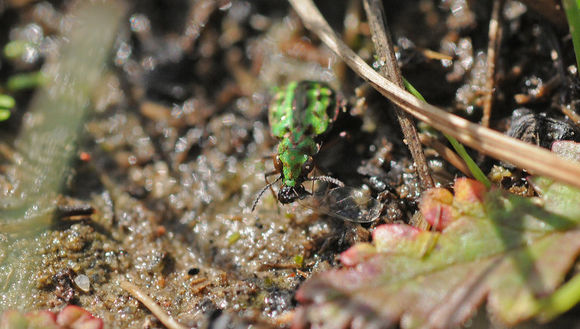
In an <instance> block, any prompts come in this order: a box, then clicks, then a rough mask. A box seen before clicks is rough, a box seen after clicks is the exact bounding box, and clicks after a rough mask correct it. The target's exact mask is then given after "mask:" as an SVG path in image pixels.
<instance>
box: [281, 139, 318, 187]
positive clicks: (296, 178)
mask: <svg viewBox="0 0 580 329" xmlns="http://www.w3.org/2000/svg"><path fill="white" fill-rule="evenodd" d="M317 149H318V146H317V145H316V142H314V140H313V139H312V138H310V137H306V136H304V135H302V136H301V138H300V139H299V140H298V141H296V140H294V139H293V138H284V139H282V141H280V144H278V157H279V159H280V161H281V162H282V176H283V178H282V183H283V184H284V185H287V186H291V187H293V186H296V185H299V184H301V183H302V182H303V181H304V179H305V178H306V176H307V175H308V173H309V172H310V170H304V165H305V163H306V162H307V161H308V159H309V158H311V157H312V156H313V155H314V154H316V152H317Z"/></svg>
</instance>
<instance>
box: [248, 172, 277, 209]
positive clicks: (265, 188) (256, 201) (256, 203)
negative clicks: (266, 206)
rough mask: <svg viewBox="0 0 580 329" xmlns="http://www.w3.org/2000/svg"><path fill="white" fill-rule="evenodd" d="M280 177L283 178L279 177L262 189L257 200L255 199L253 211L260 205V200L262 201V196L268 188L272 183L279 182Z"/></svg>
mask: <svg viewBox="0 0 580 329" xmlns="http://www.w3.org/2000/svg"><path fill="white" fill-rule="evenodd" d="M280 179H282V176H280V177H278V178H277V179H276V180H275V181H273V182H272V183H268V184H267V185H266V186H264V188H263V189H262V190H261V191H260V193H258V197H257V198H256V200H254V204H253V205H252V212H253V211H254V209H256V206H257V205H258V201H260V198H261V197H262V195H263V194H264V192H266V190H267V189H269V188H270V187H271V186H272V185H274V184H275V183H277V182H278V181H279V180H280Z"/></svg>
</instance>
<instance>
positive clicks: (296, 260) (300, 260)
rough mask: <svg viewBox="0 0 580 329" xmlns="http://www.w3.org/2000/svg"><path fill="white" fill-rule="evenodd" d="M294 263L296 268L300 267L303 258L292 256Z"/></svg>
mask: <svg viewBox="0 0 580 329" xmlns="http://www.w3.org/2000/svg"><path fill="white" fill-rule="evenodd" d="M294 263H295V264H296V265H298V266H302V265H303V264H304V256H302V255H296V256H294Z"/></svg>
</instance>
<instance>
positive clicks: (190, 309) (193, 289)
mask: <svg viewBox="0 0 580 329" xmlns="http://www.w3.org/2000/svg"><path fill="white" fill-rule="evenodd" d="M24 2H25V4H23V5H21V6H20V5H19V6H16V3H18V1H8V2H7V5H6V7H5V8H3V11H2V14H1V15H2V19H1V22H2V23H1V26H0V41H1V42H2V44H5V43H6V42H8V41H9V40H15V39H17V38H30V34H31V33H33V32H34V31H37V32H36V33H39V32H38V31H41V34H42V36H41V37H40V39H39V41H38V42H37V46H36V51H37V52H38V54H37V55H36V56H37V57H35V58H33V59H32V60H30V59H23V58H20V59H18V60H8V59H5V60H3V63H2V67H1V68H0V76H1V77H2V79H3V80H2V81H6V79H8V77H9V76H10V75H12V74H15V73H19V72H26V71H34V70H38V69H39V68H40V67H41V66H42V64H43V58H44V57H43V56H44V55H43V51H47V50H46V47H48V46H49V45H50V38H58V37H59V27H58V24H56V23H55V22H52V21H47V20H46V18H43V17H46V15H48V14H51V15H54V17H57V18H58V17H60V15H63V14H64V13H66V11H67V9H68V6H69V5H70V4H69V3H68V2H67V1H56V2H36V1H24ZM317 4H318V6H319V7H320V8H321V11H322V13H323V14H324V15H325V16H326V17H327V19H328V20H329V22H330V23H331V24H332V25H333V27H334V28H335V29H337V31H340V32H341V33H342V34H343V36H344V38H345V40H346V41H347V42H348V43H349V45H350V46H351V47H353V49H355V50H356V51H357V52H358V53H359V54H360V55H361V56H362V57H363V58H365V59H366V60H367V61H369V62H371V63H374V65H375V66H377V65H380V63H376V62H375V61H374V57H373V49H372V43H371V41H370V36H369V31H368V26H367V25H366V24H365V23H364V14H363V10H362V6H361V4H359V2H358V1H345V2H343V3H341V4H340V5H336V4H335V2H334V1H319V2H317ZM127 7H128V12H127V15H126V18H125V19H124V20H123V22H124V23H123V26H122V27H121V29H120V30H119V32H118V36H117V39H116V41H115V45H114V49H113V52H112V54H111V60H110V61H109V66H108V69H107V70H106V72H105V74H103V76H102V77H101V78H100V84H99V88H97V90H95V91H94V95H93V96H92V99H93V102H92V103H93V108H94V111H93V113H92V114H91V115H90V117H89V119H88V120H87V122H86V124H85V125H84V130H83V132H82V134H81V136H82V138H81V140H80V141H79V142H78V143H79V147H78V151H77V155H78V156H76V157H75V161H74V163H73V165H72V167H73V172H72V173H71V174H70V177H68V178H67V180H66V184H65V187H64V189H63V190H62V196H61V198H63V197H65V198H67V199H68V200H69V201H70V202H73V203H76V204H81V205H89V206H91V207H92V208H93V209H94V214H92V215H91V216H67V213H64V214H60V216H57V217H56V218H55V219H54V221H53V224H52V225H51V226H50V228H49V229H48V230H46V231H45V232H42V233H41V234H39V235H38V236H36V237H35V238H34V243H32V244H28V243H27V246H28V247H30V246H32V248H33V250H32V251H31V253H36V254H39V255H41V258H40V262H39V263H37V264H36V265H35V266H32V267H31V268H32V270H31V272H30V273H33V276H34V277H35V278H36V282H37V283H36V286H35V287H33V288H32V291H30V295H29V298H30V300H27V301H26V302H22V305H23V306H20V305H19V302H18V301H5V303H4V304H2V305H3V306H2V308H8V307H10V308H14V307H16V308H21V309H25V310H31V309H51V310H57V309H61V308H62V307H63V306H64V305H66V304H77V305H80V306H82V307H83V308H85V309H87V310H88V311H90V312H91V313H92V314H94V315H95V316H98V317H100V318H102V319H103V320H104V321H105V323H106V324H107V326H108V327H119V328H130V327H131V328H158V327H162V325H161V324H160V323H159V322H158V320H157V319H156V318H155V317H154V316H153V315H152V314H151V313H150V312H149V311H148V310H147V309H146V308H144V307H143V306H142V305H141V304H140V303H139V302H138V301H137V300H136V299H134V298H133V297H131V296H130V295H129V293H127V292H126V291H124V290H123V289H121V287H120V286H119V284H120V282H121V281H123V280H126V281H130V282H132V283H134V284H135V285H137V286H138V287H140V288H142V289H143V290H144V291H146V292H147V293H148V294H149V295H150V296H152V297H153V299H154V300H155V301H156V302H157V303H158V304H159V305H161V307H162V308H163V309H165V310H166V311H167V312H169V313H170V314H171V315H172V316H174V317H175V318H176V319H177V320H178V322H180V323H181V324H183V325H185V326H188V327H212V328H225V327H247V326H249V325H252V326H254V327H272V326H283V325H289V321H290V320H289V319H290V317H289V316H288V314H290V313H288V312H290V311H292V310H293V309H294V308H295V306H296V302H295V300H294V299H293V296H294V293H295V291H296V289H297V287H299V285H300V284H301V282H303V281H304V280H307V279H308V278H309V277H310V276H311V275H312V274H313V273H316V272H319V271H324V270H326V269H329V268H332V267H337V266H340V264H339V262H338V261H337V255H338V254H339V253H340V252H341V251H344V250H345V249H346V248H348V247H349V246H351V245H352V244H353V243H355V242H359V241H368V240H369V239H370V232H372V229H373V227H375V226H376V225H379V224H382V223H385V222H397V221H401V222H409V221H410V220H411V218H412V217H413V215H414V214H415V212H416V207H417V202H418V200H419V198H420V194H421V191H420V188H419V185H418V179H417V177H416V175H415V172H414V168H413V164H412V160H410V157H409V153H408V151H407V150H406V148H405V144H404V143H403V141H402V137H401V133H400V130H399V128H398V127H397V126H396V119H395V118H394V116H393V114H392V112H393V111H390V110H391V109H392V106H391V104H389V102H388V101H386V100H384V99H383V98H382V97H380V96H379V95H378V94H377V93H376V92H374V91H373V90H372V89H370V88H368V86H365V85H364V83H363V82H362V80H361V79H360V78H359V77H356V76H354V74H353V73H352V72H350V71H349V70H348V69H347V68H345V66H344V65H343V64H342V63H340V62H339V61H338V59H337V58H336V57H335V56H334V55H333V54H331V53H330V51H329V50H327V49H326V48H325V47H324V46H321V45H320V42H319V41H318V40H317V39H316V38H315V37H313V36H312V35H311V34H309V33H308V32H307V31H305V30H304V28H303V27H302V26H301V23H300V20H299V19H298V18H297V17H296V15H295V14H293V12H292V10H291V9H290V8H289V5H288V4H287V3H286V2H285V1H233V2H230V1H227V0H224V1H203V0H200V1H185V0H180V1H172V2H170V3H169V2H164V1H153V0H151V1H128V6H127ZM385 7H386V8H388V10H387V16H388V20H389V23H390V25H391V26H390V27H391V30H392V32H393V35H394V40H396V42H397V44H398V54H397V55H398V57H399V60H400V63H401V66H402V71H403V74H404V76H405V77H407V79H409V80H410V81H411V83H413V84H414V86H415V87H416V88H417V89H418V90H420V91H421V92H422V94H423V95H424V97H425V98H426V99H427V100H428V101H430V102H432V103H434V104H437V105H439V106H442V107H444V108H446V109H448V110H449V111H451V112H454V113H456V114H459V115H462V116H464V117H467V118H469V119H471V120H473V121H476V122H477V121H479V120H480V119H481V115H482V94H483V89H484V86H485V78H484V77H485V70H486V64H485V63H486V61H485V59H486V49H487V37H488V35H487V29H488V24H489V19H490V8H491V6H490V5H488V3H487V2H485V1H472V2H465V1H460V0H455V1H425V0H422V1H386V2H385ZM41 10H44V12H43V13H44V14H38V12H39V11H41ZM504 16H505V22H504V23H503V26H504V31H503V33H504V35H503V40H504V41H503V43H502V48H501V53H500V55H499V60H498V72H497V87H496V95H495V99H496V101H495V102H494V107H493V115H492V120H491V123H492V127H493V128H495V129H498V130H501V131H508V127H509V125H510V122H511V117H512V112H513V111H514V110H515V109H517V108H522V107H525V108H527V109H528V110H529V111H531V113H535V114H536V116H533V115H532V116H531V117H530V120H534V119H535V120H536V121H537V120H539V119H537V118H540V121H542V120H543V119H541V118H546V117H547V118H550V119H549V120H548V119H546V120H544V121H542V124H545V125H550V127H551V128H550V129H552V130H557V132H560V130H562V129H564V130H565V129H568V130H565V132H566V133H569V134H568V135H570V134H571V137H570V136H568V135H566V136H568V138H569V139H576V138H578V134H577V133H575V131H576V130H577V129H578V128H577V126H576V125H575V124H574V123H573V122H572V121H570V120H568V119H567V118H566V117H565V115H563V114H562V113H561V111H560V108H561V107H562V106H564V107H569V108H570V107H571V109H572V110H575V102H574V100H575V99H576V98H577V97H576V96H577V95H578V90H579V88H578V78H577V73H576V71H575V70H576V68H575V66H574V63H575V62H574V54H573V51H572V45H571V42H570V39H569V37H568V36H567V33H566V31H562V30H560V29H559V28H558V27H555V26H552V25H551V24H550V23H549V22H548V21H546V19H545V18H544V17H543V16H542V15H540V14H538V13H536V12H533V11H531V10H529V9H527V8H526V7H525V5H523V4H521V3H519V2H512V1H507V4H506V8H505V13H504ZM31 31H32V32H31ZM27 33H28V34H27ZM425 50H432V51H435V52H439V53H441V54H442V55H444V56H443V57H442V58H443V59H440V58H439V57H436V58H435V57H433V56H432V55H430V54H429V53H428V52H426V51H425ZM554 53H556V55H554ZM304 79H309V80H321V81H326V82H328V83H329V84H331V85H332V86H333V87H334V88H335V89H336V90H337V92H338V93H339V98H340V100H341V102H342V103H343V104H344V111H342V112H341V114H340V116H339V118H338V120H337V121H336V122H335V124H334V126H333V129H332V131H331V132H330V133H328V134H327V135H326V136H324V143H323V147H322V150H321V152H320V153H319V154H318V156H317V157H316V164H317V167H318V169H317V170H318V172H320V173H323V174H325V175H329V176H332V177H336V178H338V179H340V180H342V181H344V182H345V183H346V184H347V185H349V186H357V187H361V186H366V187H367V189H368V190H369V191H370V193H372V194H373V195H375V196H377V195H379V194H380V195H381V196H382V197H383V199H382V201H383V203H384V209H383V212H382V215H381V217H380V218H379V219H378V220H377V221H375V222H373V223H369V224H363V225H360V224H356V223H351V222H348V221H342V220H338V219H336V218H333V217H332V216H328V215H327V214H324V213H320V212H317V211H316V210H315V209H310V208H308V207H303V206H301V205H299V204H297V203H296V204H291V205H287V206H282V205H280V204H279V203H277V200H276V199H275V196H274V195H273V194H271V193H270V192H268V191H267V192H266V193H265V194H264V196H263V197H262V199H261V200H260V201H259V203H258V205H257V208H256V210H255V211H254V212H251V211H250V209H249V208H250V207H251V206H252V204H253V202H254V200H255V198H256V196H257V194H258V192H259V191H260V190H261V189H262V188H263V187H264V186H265V184H266V182H265V180H264V173H266V172H269V171H271V170H273V169H274V168H273V165H272V161H271V158H270V156H271V155H272V154H273V153H274V152H275V150H276V148H275V146H276V143H277V141H276V140H275V139H274V138H272V137H271V135H270V132H269V127H268V122H267V107H268V102H269V100H270V98H271V92H272V88H273V87H275V86H280V85H284V84H285V83H287V82H289V81H293V80H304ZM554 79H556V80H557V81H556V80H554ZM553 80H554V81H553ZM549 82H551V83H550V84H549V88H548V89H545V87H546V85H547V84H548V83H549ZM31 94H32V92H31V91H22V92H16V93H14V95H15V97H16V99H17V101H18V104H19V106H18V111H17V112H15V113H14V114H13V116H12V117H11V118H10V119H9V120H8V121H7V122H3V123H0V124H1V125H2V128H1V130H2V131H1V132H0V134H1V136H2V137H1V138H2V139H1V140H0V142H1V145H2V149H3V151H2V153H3V154H4V159H3V162H4V163H5V164H6V166H8V167H9V165H10V163H11V162H10V161H11V158H10V157H9V156H6V154H10V152H11V150H13V140H14V139H15V138H16V136H17V135H18V133H19V130H20V128H19V127H20V125H21V124H22V121H23V120H25V117H26V109H27V107H26V106H27V104H28V103H29V100H30V98H31ZM517 95H519V97H516V96H517ZM526 113H527V112H526ZM518 118H519V117H518ZM514 121H516V120H514ZM536 121H534V123H533V124H530V125H532V126H534V124H535V123H536ZM518 122H519V121H518ZM546 122H547V123H546ZM553 122H556V123H555V124H553V125H552V123H553ZM527 127H528V126H526V127H525V128H522V129H520V131H524V132H527V131H528V130H529V129H532V128H529V129H528V128H527ZM534 127H535V126H534ZM562 127H564V128H562ZM516 128H517V127H516ZM511 129H512V130H514V129H515V128H514V127H512V128H511ZM558 129H560V130H558ZM424 130H425V131H427V130H428V128H425V129H424ZM526 134H528V135H529V134H530V133H526ZM531 135H532V136H535V137H538V138H536V139H534V140H529V141H530V142H533V143H537V144H538V145H542V146H544V145H547V144H546V143H548V144H549V141H546V140H545V139H544V138H551V139H552V140H553V139H554V138H553V135H549V136H548V137H544V136H543V135H537V134H535V135H534V132H532V133H531ZM556 135H558V134H557V133H556ZM558 136H560V135H558ZM439 137H440V136H439ZM516 137H519V138H522V139H524V137H525V136H516ZM558 139H561V138H558ZM426 154H427V156H428V160H429V164H430V166H431V168H432V170H433V172H434V178H435V179H436V181H437V183H438V184H439V185H442V186H449V184H450V182H451V181H452V179H453V178H454V177H455V176H457V175H460V173H459V172H458V171H457V170H456V169H455V168H453V167H452V166H451V165H449V164H448V163H447V162H445V161H444V160H443V159H441V158H440V157H439V156H438V155H437V154H436V152H434V151H433V150H430V149H427V150H426ZM473 154H474V156H477V154H476V153H473ZM480 160H481V161H480V164H481V165H482V168H483V169H484V171H485V172H489V170H490V168H491V167H492V165H494V164H498V163H497V162H496V161H493V160H491V159H483V158H481V157H480ZM506 166H509V165H507V164H506ZM10 173H11V172H10V171H6V170H4V171H3V172H2V175H3V176H4V178H3V180H2V182H3V188H5V189H6V184H5V183H6V182H10V181H12V180H13V179H14V177H10ZM520 174H521V173H520ZM272 179H275V177H274V178H272ZM516 183H518V182H516ZM516 183H514V184H516ZM518 184H519V183H518ZM274 188H275V189H277V188H278V187H277V186H276V185H275V187H274ZM506 188H510V186H506ZM524 190H526V189H524ZM526 191H527V190H526ZM71 200H72V201H71ZM69 215H70V214H69ZM22 241H23V240H22V239H21V238H20V237H19V236H15V235H13V234H10V233H7V232H0V261H1V260H2V259H3V256H2V255H3V254H2V253H4V251H6V250H7V249H8V248H25V247H26V246H24V245H23V246H22V247H20V246H19V243H22V244H24V242H22ZM31 259H32V258H31ZM81 275H85V276H87V277H88V278H89V280H90V288H89V289H88V290H87V289H81V288H80V287H79V286H78V285H77V283H75V282H76V279H77V278H78V277H79V276H81ZM6 282H9V280H8V281H6ZM0 285H2V284H1V283H0ZM83 288H86V287H83ZM0 289H2V287H1V286H0ZM1 291H2V290H0V292H1ZM0 309H1V308H0Z"/></svg>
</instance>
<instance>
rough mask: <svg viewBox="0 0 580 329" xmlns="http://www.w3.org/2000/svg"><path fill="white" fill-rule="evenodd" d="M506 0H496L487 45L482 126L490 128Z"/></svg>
mask: <svg viewBox="0 0 580 329" xmlns="http://www.w3.org/2000/svg"><path fill="white" fill-rule="evenodd" d="M503 4H504V0H494V1H493V8H492V10H491V19H490V20H489V41H488V44H487V71H486V72H485V96H484V98H483V117H482V118H481V124H482V125H483V126H484V127H489V119H490V118H491V107H492V105H493V98H494V94H495V65H496V63H497V55H498V54H499V48H500V45H501V21H502V20H501V17H502V15H501V12H502V8H503Z"/></svg>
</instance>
